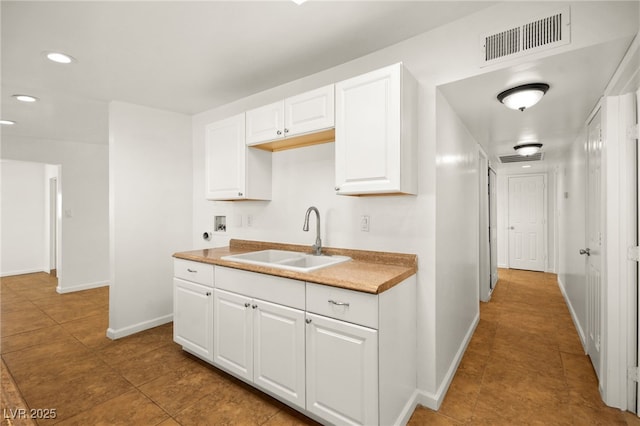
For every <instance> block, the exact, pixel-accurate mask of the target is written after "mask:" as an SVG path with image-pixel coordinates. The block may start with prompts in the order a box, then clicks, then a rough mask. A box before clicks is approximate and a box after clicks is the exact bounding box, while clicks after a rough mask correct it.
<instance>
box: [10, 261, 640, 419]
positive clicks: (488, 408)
mask: <svg viewBox="0 0 640 426" xmlns="http://www.w3.org/2000/svg"><path fill="white" fill-rule="evenodd" d="M55 285H56V283H55V279H51V278H49V276H48V275H47V274H30V275H23V276H17V277H7V278H3V279H2V280H1V284H0V291H1V293H0V296H1V309H2V310H1V318H0V320H1V333H2V334H1V336H2V342H1V347H0V349H1V352H2V360H3V365H2V370H3V371H2V373H3V379H2V387H3V389H2V408H3V409H4V411H3V413H4V414H5V416H3V417H6V414H7V413H10V412H11V411H9V410H10V409H12V410H15V409H16V408H27V407H28V408H33V409H35V408H39V409H55V410H56V418H55V419H49V420H44V419H41V420H39V424H54V423H60V424H65V425H73V424H77V425H87V424H136V425H163V426H169V425H177V424H182V425H191V424H255V425H282V424H288V425H296V424H313V422H312V421H310V420H309V419H307V418H305V417H303V416H301V415H299V414H298V413H296V412H295V411H293V410H291V409H290V408H288V407H286V406H285V405H283V404H281V403H279V402H277V401H275V400H273V399H272V398H270V397H268V396H265V395H264V394H262V393H260V392H257V391H254V390H252V389H251V388H250V387H248V386H246V385H244V384H243V383H241V382H240V381H238V380H236V379H234V378H231V377H230V376H228V375H227V374H224V373H222V372H220V371H219V370H217V369H215V368H213V367H211V366H209V365H208V364H206V363H204V362H202V361H200V360H198V359H196V358H194V357H192V356H190V355H188V354H186V353H184V352H182V351H181V350H180V348H179V346H178V345H176V344H174V343H173V341H172V328H171V324H167V325H165V326H161V327H156V328H154V329H151V330H147V331H145V332H142V333H138V334H136V335H133V336H130V337H127V338H123V339H120V340H117V341H111V340H109V339H107V338H106V337H105V330H106V328H107V324H108V289H107V288H100V289H95V290H87V291H82V292H78V293H71V294H65V295H59V294H57V293H56V292H55ZM480 315H481V319H480V323H479V325H478V327H477V329H476V332H475V335H474V337H473V339H472V341H471V343H470V345H469V348H468V349H467V352H466V354H465V356H464V358H463V361H462V363H461V365H460V368H459V369H458V372H457V374H456V376H455V378H454V380H453V383H452V385H451V388H450V389H449V392H448V394H447V396H446V398H445V400H444V403H443V405H442V407H441V409H440V411H438V412H433V411H431V410H429V409H426V408H422V407H419V408H417V409H416V411H415V412H414V414H413V417H412V418H411V421H410V424H411V425H423V424H439V425H458V424H474V425H476V424H478V425H483V424H486V425H501V424H504V425H513V424H545V425H554V424H557V425H571V424H573V425H584V424H606V425H611V424H619V425H625V424H640V421H638V419H637V418H636V417H635V416H634V415H632V414H631V413H625V412H621V411H619V410H617V409H612V408H608V407H606V406H604V404H603V403H602V402H601V400H600V397H599V395H598V391H597V383H596V379H595V375H594V373H593V370H592V368H591V365H590V363H589V360H588V358H587V357H586V356H585V355H584V353H583V351H582V347H581V345H580V341H579V339H578V336H577V334H576V332H575V330H574V328H573V324H572V322H571V317H570V316H569V312H568V311H567V308H566V306H565V304H564V301H563V300H562V295H561V293H560V291H559V289H558V285H557V283H556V276H555V275H552V274H543V273H535V272H526V271H515V270H500V281H499V283H498V286H497V288H496V290H495V292H494V294H493V297H492V300H491V302H490V303H482V304H481V314H480ZM5 363H6V367H5ZM9 377H11V378H13V380H15V383H16V385H17V389H18V391H19V392H15V393H12V392H11V386H10V383H9V382H8V379H9ZM21 398H24V401H22V400H21ZM25 402H26V404H25ZM249 407H250V408H249ZM248 408H249V409H248ZM13 412H15V411H13ZM12 422H13V423H9V419H7V418H3V422H2V425H8V424H16V425H20V424H32V423H31V422H27V421H24V420H22V421H17V420H15V421H14V420H12Z"/></svg>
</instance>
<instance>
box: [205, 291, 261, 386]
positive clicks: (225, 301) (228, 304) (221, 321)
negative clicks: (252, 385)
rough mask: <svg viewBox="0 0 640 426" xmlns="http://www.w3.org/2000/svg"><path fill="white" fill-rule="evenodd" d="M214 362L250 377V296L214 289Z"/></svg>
mask: <svg viewBox="0 0 640 426" xmlns="http://www.w3.org/2000/svg"><path fill="white" fill-rule="evenodd" d="M214 312H215V318H214V332H213V335H214V353H213V354H214V355H213V362H214V364H216V365H218V366H220V367H222V368H224V369H226V370H229V371H230V372H232V373H234V374H236V375H238V376H239V377H242V378H244V379H247V380H253V324H252V321H251V318H252V309H251V299H250V298H248V297H245V296H240V295H238V294H235V293H230V292H227V291H224V290H218V289H215V290H214Z"/></svg>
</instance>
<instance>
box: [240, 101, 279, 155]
mask: <svg viewBox="0 0 640 426" xmlns="http://www.w3.org/2000/svg"><path fill="white" fill-rule="evenodd" d="M283 137H284V101H278V102H274V103H272V104H269V105H265V106H262V107H260V108H255V109H252V110H250V111H247V145H254V144H256V143H260V142H265V141H271V140H274V139H281V138H283Z"/></svg>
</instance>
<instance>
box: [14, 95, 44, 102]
mask: <svg viewBox="0 0 640 426" xmlns="http://www.w3.org/2000/svg"><path fill="white" fill-rule="evenodd" d="M13 97H14V98H16V100H18V101H20V102H35V101H37V100H38V98H36V97H35V96H31V95H13Z"/></svg>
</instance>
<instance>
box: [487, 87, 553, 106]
mask: <svg viewBox="0 0 640 426" xmlns="http://www.w3.org/2000/svg"><path fill="white" fill-rule="evenodd" d="M547 90H549V85H548V84H546V83H532V84H523V85H522V86H518V87H512V88H511V89H507V90H505V91H504V92H501V93H499V94H498V96H497V98H498V100H499V101H500V102H502V103H503V104H504V106H506V107H507V108H511V109H519V110H520V111H524V110H525V109H526V108H530V107H532V106H534V105H535V104H537V103H538V101H540V99H542V97H543V96H544V94H545V93H547Z"/></svg>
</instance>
